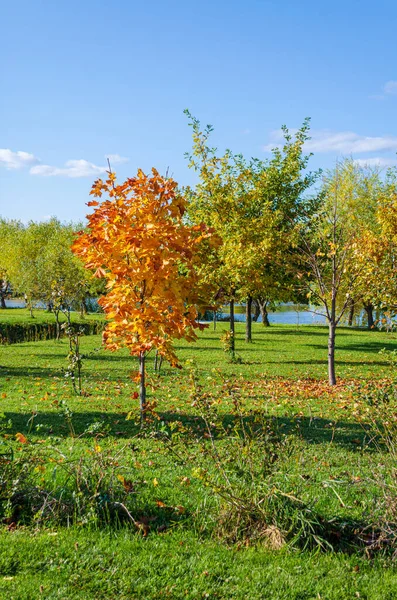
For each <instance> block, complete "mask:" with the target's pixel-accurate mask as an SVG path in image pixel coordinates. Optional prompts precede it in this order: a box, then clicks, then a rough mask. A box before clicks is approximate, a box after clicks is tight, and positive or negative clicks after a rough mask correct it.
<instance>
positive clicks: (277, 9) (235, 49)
mask: <svg viewBox="0 0 397 600" xmlns="http://www.w3.org/2000/svg"><path fill="white" fill-rule="evenodd" d="M1 12H2V33H1V39H0V45H1V52H2V61H1V63H2V64H1V67H0V80H1V82H2V94H1V99H0V122H1V127H0V215H1V216H3V217H7V218H18V219H23V220H29V219H34V220H42V219H45V218H48V217H49V216H50V215H55V216H57V217H59V218H60V219H62V220H68V221H69V220H78V219H82V218H83V217H84V215H85V214H86V212H87V207H86V206H85V202H87V201H88V193H89V190H90V187H91V185H92V183H93V181H94V179H95V178H96V177H98V175H100V174H101V172H102V171H103V169H104V168H105V166H106V160H105V156H109V155H112V156H113V158H112V163H113V167H114V169H115V170H116V171H117V173H118V176H119V178H120V179H122V178H124V177H126V176H131V175H133V174H134V173H135V172H136V169H137V168H138V167H141V168H143V169H144V170H146V171H147V170H149V169H150V168H151V167H152V166H155V167H156V168H157V169H158V170H159V171H160V172H165V170H166V169H167V167H169V170H170V172H171V173H172V174H173V176H174V177H175V179H176V180H177V181H179V182H180V183H181V184H186V183H189V182H191V181H193V174H192V173H191V172H190V171H189V170H188V168H187V163H186V160H185V159H184V152H185V151H187V150H189V148H190V146H191V137H190V136H191V132H190V128H189V127H188V126H187V119H186V117H185V115H184V114H183V109H184V108H189V109H190V111H191V112H192V113H193V114H194V115H195V116H197V117H198V118H199V119H200V120H201V121H202V122H203V123H204V124H206V123H211V124H212V125H214V127H215V132H214V136H213V141H214V145H217V146H218V147H219V148H220V149H222V150H223V149H224V148H226V147H230V148H231V149H232V150H233V151H235V152H242V153H244V154H246V155H247V156H257V157H260V158H265V157H266V156H268V154H267V150H268V148H269V147H271V146H273V145H275V144H276V143H277V142H278V133H277V132H278V130H279V128H280V126H281V125H282V124H284V123H285V124H286V125H287V126H288V127H290V128H291V129H292V128H296V127H299V125H300V124H301V123H302V121H303V119H304V118H305V117H306V116H310V117H311V118H312V136H313V139H312V141H311V142H310V145H309V146H308V150H312V151H313V152H314V153H315V156H314V157H313V159H312V167H313V168H317V167H319V166H323V167H332V165H333V164H334V162H335V160H336V158H337V157H338V156H341V155H353V156H354V158H356V159H358V160H362V161H370V162H372V163H374V162H378V163H379V164H380V165H381V166H382V167H384V166H387V165H389V164H397V160H396V158H397V157H396V152H397V119H396V118H395V117H396V110H397V61H396V58H397V36H396V35H395V30H396V25H397V3H396V2H394V1H393V2H392V1H388V0H381V1H380V2H378V3H377V4H376V7H375V6H374V4H373V3H372V2H371V3H370V2H368V1H366V0H361V1H355V0H348V1H346V0H345V1H344V2H342V1H340V0H336V1H333V2H322V1H318V0H317V1H312V0H307V1H305V0H303V1H301V2H297V1H292V0H284V1H283V0H279V1H273V2H266V1H262V0H256V1H254V0H245V1H244V2H243V1H236V0H228V1H226V0H213V1H212V2H210V1H208V0H201V1H200V2H197V1H196V2H191V1H185V2H182V1H177V0H169V1H168V2H164V1H158V0H155V1H149V2H145V3H144V2H135V1H133V0H113V1H112V2H103V1H102V0H78V1H76V0H67V1H64V0H56V1H54V0H15V1H14V2H6V1H5V2H3V3H2V4H1Z"/></svg>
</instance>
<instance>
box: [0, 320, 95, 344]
mask: <svg viewBox="0 0 397 600" xmlns="http://www.w3.org/2000/svg"><path fill="white" fill-rule="evenodd" d="M73 325H74V326H78V328H79V329H82V330H83V332H84V334H85V335H95V334H97V333H102V331H103V329H104V327H105V323H104V321H85V322H81V323H73ZM64 335H65V334H64V332H63V331H61V336H64ZM56 337H57V328H56V323H0V344H3V345H4V344H17V343H19V342H38V341H40V340H55V339H56Z"/></svg>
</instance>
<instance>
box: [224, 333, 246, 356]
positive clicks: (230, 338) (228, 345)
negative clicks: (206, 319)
mask: <svg viewBox="0 0 397 600" xmlns="http://www.w3.org/2000/svg"><path fill="white" fill-rule="evenodd" d="M221 342H222V347H223V351H224V352H225V354H227V355H228V356H229V358H230V362H232V363H237V364H241V363H242V362H243V361H242V359H241V357H240V356H238V355H237V354H236V352H235V341H234V333H233V331H225V332H224V333H223V334H222V335H221Z"/></svg>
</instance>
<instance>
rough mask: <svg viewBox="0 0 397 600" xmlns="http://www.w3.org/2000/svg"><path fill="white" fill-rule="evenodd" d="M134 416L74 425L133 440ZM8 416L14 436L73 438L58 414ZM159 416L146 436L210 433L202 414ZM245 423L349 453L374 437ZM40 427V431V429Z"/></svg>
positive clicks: (302, 424) (272, 420) (300, 423)
mask: <svg viewBox="0 0 397 600" xmlns="http://www.w3.org/2000/svg"><path fill="white" fill-rule="evenodd" d="M32 415H33V418H32ZM133 416H134V419H133V420H127V418H126V417H127V413H126V412H122V413H114V412H106V411H103V412H100V411H92V412H76V413H74V414H73V418H72V422H73V427H74V430H75V433H76V436H80V435H83V434H85V432H87V429H89V428H90V427H91V426H92V425H93V424H95V423H101V426H100V427H99V429H98V430H97V431H96V433H95V435H97V434H98V432H99V435H103V436H104V437H113V438H119V439H130V438H133V437H135V436H137V435H139V434H140V433H141V432H142V430H141V428H140V424H139V414H138V411H137V410H136V411H134V415H133ZM5 417H6V418H7V419H10V420H11V423H12V428H11V429H10V430H7V433H8V434H10V435H11V436H12V437H13V436H15V434H16V433H23V434H25V435H30V436H32V437H36V436H37V437H38V438H40V439H42V438H43V437H44V438H45V437H46V436H47V435H51V436H56V437H61V438H67V437H69V435H70V430H69V427H68V425H67V422H66V420H65V418H64V417H63V416H62V415H61V414H60V413H57V412H55V411H54V412H37V413H35V412H34V411H33V412H31V413H26V414H21V413H18V412H10V411H5ZM157 417H158V418H156V419H153V420H152V422H149V423H148V426H147V429H146V431H144V434H145V435H146V434H147V433H149V434H150V433H154V434H155V433H156V432H158V431H160V430H161V431H163V432H165V435H166V436H167V435H168V436H169V437H170V439H171V437H172V433H171V431H172V430H173V429H174V426H175V425H179V426H181V427H180V428H179V431H181V434H180V439H181V440H183V439H184V436H185V435H186V436H187V437H191V435H193V436H197V437H202V436H204V434H205V433H206V431H207V428H206V424H205V422H204V420H203V419H202V418H201V417H200V416H198V415H194V414H187V413H174V412H167V411H165V412H159V413H158V414H157ZM244 420H245V422H246V424H247V425H248V426H252V427H253V428H254V429H256V431H257V432H258V431H260V430H261V429H262V428H263V430H264V431H265V430H266V431H267V429H266V428H267V427H268V425H270V426H271V429H272V431H274V432H275V434H276V435H277V434H279V435H287V436H296V437H299V438H300V439H302V440H304V441H305V442H306V443H308V444H325V445H328V444H331V443H332V444H334V445H336V446H340V447H343V448H345V449H346V450H349V451H356V450H358V449H362V447H363V445H364V444H366V443H367V442H368V440H369V434H370V429H369V426H368V429H367V430H364V427H365V425H364V426H363V425H362V424H359V423H352V422H344V421H340V422H336V423H332V422H331V421H330V419H323V418H320V417H307V416H304V417H303V416H300V417H275V416H271V417H270V416H269V417H266V416H265V418H264V419H263V422H262V424H261V425H258V424H257V423H255V422H254V420H253V418H251V417H245V418H244ZM238 422H239V418H238V417H236V415H233V414H225V415H223V416H222V428H221V429H220V430H219V429H218V430H214V435H215V436H216V437H218V438H219V439H221V438H223V437H226V436H227V435H228V434H227V431H228V430H233V428H234V426H235V425H236V424H238ZM37 426H38V429H36V428H37ZM228 428H229V429H228ZM177 429H178V428H177ZM101 431H103V434H101ZM187 432H189V433H187ZM86 435H87V436H88V437H90V435H91V434H90V433H88V432H87V433H86ZM178 435H179V434H178ZM160 437H161V436H160Z"/></svg>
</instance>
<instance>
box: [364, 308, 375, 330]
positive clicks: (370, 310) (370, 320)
mask: <svg viewBox="0 0 397 600" xmlns="http://www.w3.org/2000/svg"><path fill="white" fill-rule="evenodd" d="M364 310H365V312H366V313H367V318H368V329H373V328H374V327H375V321H374V307H373V306H372V304H364Z"/></svg>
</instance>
